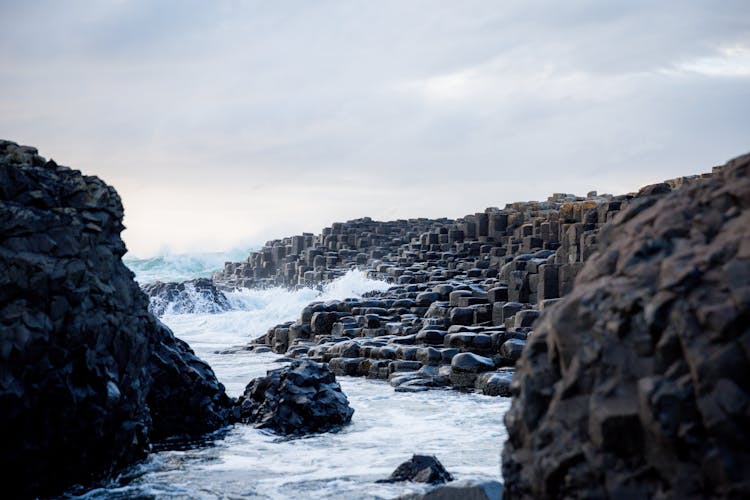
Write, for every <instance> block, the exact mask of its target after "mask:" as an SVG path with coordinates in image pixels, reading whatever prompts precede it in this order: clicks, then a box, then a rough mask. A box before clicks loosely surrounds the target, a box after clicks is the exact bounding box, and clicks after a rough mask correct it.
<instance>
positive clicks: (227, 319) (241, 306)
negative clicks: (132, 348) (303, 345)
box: [162, 270, 392, 346]
mask: <svg viewBox="0 0 750 500" xmlns="http://www.w3.org/2000/svg"><path fill="white" fill-rule="evenodd" d="M391 286H392V285H391V284H389V283H386V282H385V281H379V280H374V279H370V278H368V277H367V275H366V273H364V272H362V271H356V270H350V271H348V272H347V273H346V274H345V275H344V276H342V277H340V278H338V279H336V280H334V281H332V282H330V283H328V284H326V285H324V286H323V287H322V288H321V289H314V288H300V289H297V290H289V289H286V288H282V287H272V288H264V289H247V288H245V289H240V290H236V291H233V292H225V294H226V297H227V299H228V301H229V305H230V310H229V311H226V312H222V313H219V314H209V313H208V312H207V311H208V310H209V309H210V307H209V306H205V307H204V306H202V305H200V303H199V306H198V309H197V311H199V312H194V313H188V314H177V313H175V311H174V309H173V308H171V309H169V310H167V311H166V313H165V314H164V315H163V316H162V320H163V321H164V322H165V323H166V324H167V325H169V326H170V327H173V328H174V329H175V332H180V336H181V338H183V339H184V340H187V341H188V342H190V343H191V344H192V343H193V342H209V343H212V344H214V345H216V346H220V345H223V346H227V345H233V344H236V343H237V342H241V341H247V339H248V337H251V338H253V337H257V336H260V335H263V334H265V333H266V332H267V331H268V329H269V328H271V327H272V326H275V325H278V324H279V323H283V322H285V321H291V320H294V319H297V318H298V317H299V314H300V312H301V311H302V309H303V308H304V307H305V306H306V305H308V304H309V303H310V302H315V301H328V300H343V299H346V298H359V297H362V295H364V294H365V293H367V292H371V291H378V290H379V291H384V290H387V289H388V288H390V287H391ZM198 300H200V299H198ZM200 311H203V312H200Z"/></svg>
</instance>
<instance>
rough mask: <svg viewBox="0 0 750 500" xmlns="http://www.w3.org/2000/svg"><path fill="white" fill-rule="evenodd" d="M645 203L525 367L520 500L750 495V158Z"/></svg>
mask: <svg viewBox="0 0 750 500" xmlns="http://www.w3.org/2000/svg"><path fill="white" fill-rule="evenodd" d="M643 194H644V195H649V194H653V196H646V197H644V198H637V199H635V200H633V201H631V202H630V203H629V204H628V205H627V207H626V208H625V209H624V210H623V211H621V212H620V213H619V214H618V215H617V216H616V217H614V219H613V221H612V223H611V224H609V225H607V226H604V227H603V228H602V229H601V231H600V233H599V236H598V240H599V241H598V251H597V253H595V254H594V255H593V256H592V257H591V258H590V259H589V260H588V261H587V262H586V264H585V265H584V267H583V269H582V270H581V271H580V273H579V274H578V277H577V280H576V284H575V287H574V288H573V290H572V292H571V293H570V294H569V295H568V296H566V297H564V298H563V299H562V300H561V301H560V302H558V303H557V304H556V305H555V306H554V307H552V308H548V309H545V310H544V311H543V313H542V316H541V317H540V319H539V320H538V321H537V323H536V326H535V331H534V334H533V335H531V336H530V337H529V339H528V341H527V346H526V348H525V349H524V351H523V355H522V356H521V359H520V360H519V362H518V363H517V365H516V368H517V372H516V377H515V380H514V387H517V391H518V393H517V396H516V397H514V399H513V403H512V407H511V409H510V411H509V412H508V413H507V414H506V416H505V423H506V426H507V429H508V440H507V441H506V443H505V447H504V450H503V476H504V479H505V492H506V494H507V495H508V497H510V498H567V497H572V496H576V497H583V496H585V497H589V498H605V497H610V498H704V497H707V496H710V497H714V498H748V497H750V481H748V475H747V471H748V470H750V433H748V431H747V429H748V425H747V424H748V422H750V354H749V353H750V349H749V348H748V346H750V329H749V328H748V325H750V155H746V156H744V157H740V158H737V159H735V160H732V161H730V162H729V163H728V164H727V165H726V166H724V167H723V168H721V169H717V171H716V173H714V174H713V175H712V176H708V177H707V178H705V179H700V180H695V181H693V182H690V183H686V184H685V185H683V186H682V187H680V188H678V189H676V190H674V191H671V190H670V189H666V188H664V187H663V186H661V187H658V188H648V189H646V190H644V192H643Z"/></svg>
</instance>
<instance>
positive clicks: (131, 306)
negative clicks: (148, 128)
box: [0, 141, 231, 496]
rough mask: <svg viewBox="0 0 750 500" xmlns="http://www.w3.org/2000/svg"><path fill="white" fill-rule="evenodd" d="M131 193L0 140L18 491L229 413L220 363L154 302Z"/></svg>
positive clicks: (7, 420)
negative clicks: (137, 277)
mask: <svg viewBox="0 0 750 500" xmlns="http://www.w3.org/2000/svg"><path fill="white" fill-rule="evenodd" d="M122 216H123V211H122V204H121V202H120V199H119V197H118V195H117V193H116V192H115V190H114V189H113V188H111V187H110V186H108V185H106V184H105V183H104V182H102V181H101V180H99V179H98V178H96V177H90V176H84V175H82V174H81V173H80V172H79V171H77V170H71V169H69V168H66V167H62V166H58V165H57V164H55V163H54V162H52V161H49V162H48V161H46V160H45V159H44V158H42V157H40V156H39V155H38V154H37V151H36V150H35V149H33V148H29V147H21V146H18V145H16V144H14V143H11V142H7V141H0V330H1V331H2V335H0V442H2V447H1V448H0V449H1V450H2V451H0V470H2V471H3V475H4V477H7V478H12V481H8V482H6V483H5V485H4V487H3V488H4V494H6V495H10V496H30V495H47V494H52V493H56V492H60V490H61V489H62V488H64V487H65V486H67V485H70V484H72V483H76V482H81V483H88V482H90V481H92V480H95V479H97V478H100V477H103V476H106V475H107V474H109V473H110V472H112V471H114V470H116V469H117V468H119V467H121V466H123V465H125V464H128V463H130V462H132V461H134V460H136V459H138V458H139V457H142V456H143V455H144V454H145V452H146V451H147V450H148V449H149V446H150V442H151V441H152V440H154V439H161V438H166V437H170V436H174V435H196V434H199V433H202V432H205V431H208V430H212V429H215V428H216V427H218V426H220V425H223V424H224V423H225V422H226V416H227V415H228V412H229V410H230V406H231V402H230V401H229V399H228V398H227V396H226V395H225V393H224V388H223V387H222V386H221V384H219V383H218V382H217V381H216V378H215V377H214V374H213V372H212V371H211V369H210V368H209V367H208V366H207V365H205V364H204V363H203V362H201V361H200V360H199V359H198V358H196V357H195V355H194V354H193V352H192V351H191V350H190V348H189V347H188V346H187V344H185V343H184V342H181V341H179V340H178V339H176V338H175V337H174V335H172V333H171V332H170V331H169V329H167V328H166V327H165V326H164V325H162V324H161V323H160V322H159V321H158V320H156V319H155V318H154V317H153V316H152V315H151V314H150V313H149V312H148V310H147V307H148V299H147V298H146V296H145V295H144V294H143V293H142V292H141V291H140V289H139V288H138V285H137V284H136V282H135V281H134V280H133V274H132V273H131V272H130V271H129V270H128V269H127V268H126V267H125V266H124V265H123V263H122V261H121V257H122V255H123V254H124V253H125V251H126V250H125V246H124V244H123V242H122V240H121V239H120V232H121V231H122V229H123V225H122Z"/></svg>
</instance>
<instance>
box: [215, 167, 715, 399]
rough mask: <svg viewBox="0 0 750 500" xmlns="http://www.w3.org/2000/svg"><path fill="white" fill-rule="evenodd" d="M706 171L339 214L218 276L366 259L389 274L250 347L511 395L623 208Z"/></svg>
mask: <svg viewBox="0 0 750 500" xmlns="http://www.w3.org/2000/svg"><path fill="white" fill-rule="evenodd" d="M717 171H718V170H717ZM711 175H712V174H704V175H701V176H691V177H684V178H679V179H674V180H671V181H665V182H662V183H658V184H653V185H650V186H645V187H643V188H642V189H640V190H639V191H638V192H636V193H630V194H627V195H622V196H612V195H598V194H597V193H595V192H591V193H589V194H588V195H587V196H585V197H576V196H574V195H569V194H564V193H556V194H554V195H552V196H550V197H549V198H548V200H547V201H544V202H519V203H511V204H508V205H506V206H505V208H504V209H503V210H499V209H496V208H490V209H487V210H486V211H484V212H481V213H477V214H471V215H467V216H465V217H463V218H461V219H459V220H458V221H452V220H449V219H436V220H428V219H413V220H403V221H391V222H377V221H373V220H371V219H367V218H366V219H357V220H354V221H349V222H346V223H335V224H333V225H332V226H331V227H329V228H325V229H324V230H323V232H322V233H321V234H320V235H318V236H313V235H303V236H295V237H291V238H284V239H281V240H274V241H272V242H269V244H267V245H266V246H265V247H264V248H263V249H261V250H260V251H259V252H257V253H253V254H252V255H251V256H250V258H249V259H248V261H247V262H246V263H228V264H227V265H226V266H225V269H224V271H223V272H221V273H217V274H216V275H215V276H214V281H215V283H216V284H217V286H219V287H226V288H231V287H232V286H245V285H247V286H254V285H264V284H277V285H278V284H287V285H290V286H293V285H294V284H297V285H299V284H305V283H306V284H314V283H316V282H317V281H318V280H323V282H325V281H327V280H330V279H333V278H335V277H336V276H338V275H340V274H343V273H344V272H346V271H348V270H349V269H351V268H359V269H361V270H363V271H365V272H366V273H367V275H368V276H369V277H372V278H378V279H385V280H388V281H390V282H392V283H393V286H392V287H391V288H390V289H388V290H386V291H378V292H371V293H368V294H366V296H365V297H364V298H350V299H346V300H337V301H328V302H314V303H312V304H310V305H308V307H306V308H305V309H304V310H303V311H302V312H301V314H300V316H299V317H298V318H297V319H296V320H295V321H289V322H286V323H284V324H280V325H277V326H275V327H273V328H271V329H270V330H269V331H268V332H267V334H266V335H264V336H262V337H260V338H258V339H256V341H255V343H256V346H258V347H259V348H268V347H270V348H271V349H273V350H274V351H275V352H277V353H280V354H282V353H283V354H285V355H286V356H287V357H292V358H301V359H311V360H314V361H318V362H326V363H329V365H330V367H331V369H332V370H333V371H334V373H336V374H337V375H349V376H362V377H368V378H375V379H384V380H388V381H389V382H390V384H391V385H392V386H393V387H394V389H395V390H396V391H399V392H423V391H428V390H430V389H435V388H444V387H452V388H454V389H458V390H462V391H476V392H480V393H482V394H485V395H492V396H502V397H508V396H510V395H511V383H512V380H513V373H514V365H515V363H516V361H517V360H518V359H519V357H520V356H521V352H522V351H523V349H524V346H525V344H526V342H527V339H528V338H529V336H531V335H532V334H533V333H532V332H533V328H534V322H535V321H536V320H537V318H538V317H539V316H540V314H541V313H542V311H544V310H545V309H546V308H549V307H551V306H553V305H554V304H555V303H556V302H557V301H559V300H560V298H561V297H564V296H565V295H567V294H569V293H570V292H571V290H572V289H573V283H574V281H575V278H576V276H577V275H578V273H579V272H580V270H581V269H582V268H583V266H584V264H585V262H586V261H587V260H588V259H589V258H590V257H591V255H594V254H595V252H596V250H597V248H598V238H599V231H600V230H601V229H602V228H603V227H605V226H606V224H607V223H609V222H611V221H612V220H613V219H615V218H616V217H617V214H619V213H621V212H622V211H623V210H627V209H628V207H631V206H641V203H644V200H650V199H655V197H658V196H665V195H666V194H668V193H670V192H671V191H672V189H673V188H681V187H683V186H686V185H690V184H692V183H696V182H699V181H701V180H705V179H708V178H710V177H711ZM420 231H422V232H420Z"/></svg>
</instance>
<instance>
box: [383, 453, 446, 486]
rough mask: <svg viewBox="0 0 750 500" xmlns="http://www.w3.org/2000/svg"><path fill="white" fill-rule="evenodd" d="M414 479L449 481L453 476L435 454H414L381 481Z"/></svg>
mask: <svg viewBox="0 0 750 500" xmlns="http://www.w3.org/2000/svg"><path fill="white" fill-rule="evenodd" d="M400 481H414V482H416V483H447V482H448V481H453V476H451V474H450V473H449V472H448V471H447V470H445V467H443V464H441V463H440V460H438V459H437V457H435V456H434V455H413V456H412V457H411V459H409V460H407V461H406V462H404V463H402V464H401V465H399V466H398V467H397V468H396V470H394V471H393V473H392V474H391V477H389V478H388V479H381V480H379V481H378V482H379V483H397V482H400Z"/></svg>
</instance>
